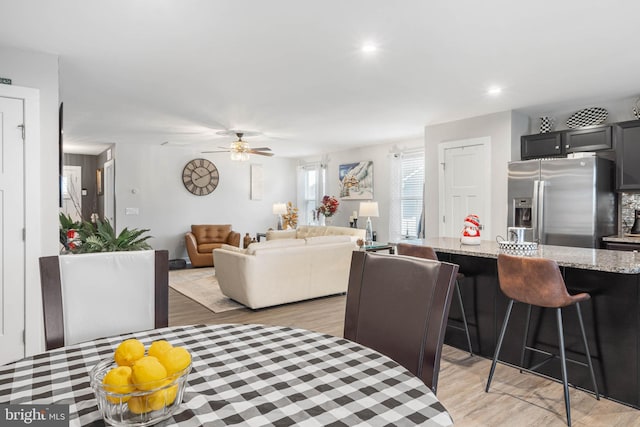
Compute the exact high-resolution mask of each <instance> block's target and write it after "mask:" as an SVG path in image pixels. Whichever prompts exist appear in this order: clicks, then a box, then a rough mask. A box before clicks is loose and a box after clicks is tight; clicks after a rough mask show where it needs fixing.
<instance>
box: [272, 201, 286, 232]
mask: <svg viewBox="0 0 640 427" xmlns="http://www.w3.org/2000/svg"><path fill="white" fill-rule="evenodd" d="M286 213H287V204H286V203H274V204H273V214H274V215H278V230H282V215H285V214H286Z"/></svg>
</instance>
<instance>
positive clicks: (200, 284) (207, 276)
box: [169, 268, 244, 313]
mask: <svg viewBox="0 0 640 427" xmlns="http://www.w3.org/2000/svg"><path fill="white" fill-rule="evenodd" d="M169 287H171V288H172V289H174V290H176V291H178V292H180V293H181V294H182V295H184V296H186V297H187V298H190V299H192V300H194V301H195V302H197V303H198V304H201V305H203V306H205V307H206V308H208V309H209V310H211V311H213V312H214V313H222V312H224V311H229V310H236V309H238V308H242V307H244V306H243V305H242V304H238V303H237V302H235V301H233V300H232V299H230V298H227V297H226V296H224V295H223V294H222V291H221V290H220V286H219V285H218V280H217V279H216V276H215V269H214V268H187V269H184V270H171V271H169Z"/></svg>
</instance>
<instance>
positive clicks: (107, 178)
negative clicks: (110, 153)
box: [104, 159, 116, 230]
mask: <svg viewBox="0 0 640 427" xmlns="http://www.w3.org/2000/svg"><path fill="white" fill-rule="evenodd" d="M104 219H107V220H109V222H110V223H111V226H112V227H113V229H114V230H115V228H116V207H115V169H114V162H113V159H112V160H109V161H108V162H106V163H105V164H104Z"/></svg>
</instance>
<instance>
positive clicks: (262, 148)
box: [252, 147, 271, 151]
mask: <svg viewBox="0 0 640 427" xmlns="http://www.w3.org/2000/svg"><path fill="white" fill-rule="evenodd" d="M252 150H256V151H271V148H269V147H257V148H252Z"/></svg>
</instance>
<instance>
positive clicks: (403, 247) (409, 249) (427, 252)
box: [396, 243, 473, 356]
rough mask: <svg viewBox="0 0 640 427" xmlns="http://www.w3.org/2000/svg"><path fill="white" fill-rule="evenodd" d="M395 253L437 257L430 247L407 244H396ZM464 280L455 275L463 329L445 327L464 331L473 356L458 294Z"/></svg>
mask: <svg viewBox="0 0 640 427" xmlns="http://www.w3.org/2000/svg"><path fill="white" fill-rule="evenodd" d="M396 252H397V254H398V255H408V256H413V257H416V258H426V259H431V260H434V261H438V255H437V254H436V251H435V250H434V249H433V248H432V247H430V246H420V245H411V244H408V243H398V244H397V246H396ZM462 279H464V274H462V273H458V274H457V275H456V284H455V290H456V294H457V295H458V304H459V305H460V312H461V313H462V323H463V324H464V328H461V327H460V326H456V325H450V324H449V323H448V322H447V326H448V327H450V328H453V329H458V330H460V331H464V332H465V334H466V335H467V345H468V346H469V354H470V355H471V356H473V348H472V347H471V337H470V335H469V325H468V324H467V315H466V314H465V312H464V305H463V304H462V294H461V293H460V285H459V282H460V280H462Z"/></svg>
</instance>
